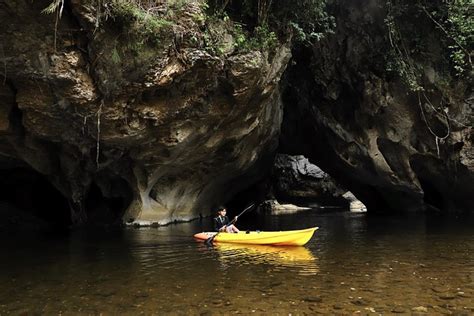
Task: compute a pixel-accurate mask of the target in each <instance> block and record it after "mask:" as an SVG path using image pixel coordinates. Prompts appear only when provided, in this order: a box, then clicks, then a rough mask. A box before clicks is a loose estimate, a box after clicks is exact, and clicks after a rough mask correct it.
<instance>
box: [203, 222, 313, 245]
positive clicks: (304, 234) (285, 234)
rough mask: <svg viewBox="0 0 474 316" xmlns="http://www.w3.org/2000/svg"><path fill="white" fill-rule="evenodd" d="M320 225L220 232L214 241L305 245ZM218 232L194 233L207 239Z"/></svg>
mask: <svg viewBox="0 0 474 316" xmlns="http://www.w3.org/2000/svg"><path fill="white" fill-rule="evenodd" d="M317 229H318V227H312V228H307V229H300V230H286V231H273V232H261V231H240V232H238V233H219V234H218V235H217V236H216V237H215V238H214V239H213V241H215V242H222V243H235V244H253V245H273V246H303V245H304V244H306V243H307V242H308V241H309V240H310V239H311V237H312V236H313V234H314V232H315V231H316V230H317ZM215 234H217V233H216V232H203V233H198V234H195V235H194V238H196V239H199V240H207V239H209V238H210V237H212V236H214V235H215Z"/></svg>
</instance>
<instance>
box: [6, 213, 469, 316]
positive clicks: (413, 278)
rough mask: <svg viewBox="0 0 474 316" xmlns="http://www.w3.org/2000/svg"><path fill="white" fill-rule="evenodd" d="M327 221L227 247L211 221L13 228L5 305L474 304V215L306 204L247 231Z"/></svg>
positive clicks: (280, 307) (445, 308) (356, 307)
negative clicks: (64, 230) (49, 230)
mask: <svg viewBox="0 0 474 316" xmlns="http://www.w3.org/2000/svg"><path fill="white" fill-rule="evenodd" d="M252 225H254V229H266V230H290V229H301V228H306V227H308V226H310V225H314V226H320V229H319V230H318V231H317V232H316V233H315V235H314V237H313V239H312V240H311V241H310V242H309V243H308V244H307V245H306V246H305V247H272V246H259V245H237V244H216V246H215V247H207V246H206V245H205V244H204V243H199V242H196V241H195V240H194V239H193V238H192V236H193V234H194V233H196V232H199V231H208V230H209V229H210V228H211V221H210V220H209V221H202V222H198V221H196V222H191V223H186V224H179V225H171V226H168V227H160V228H153V229H126V230H124V231H118V232H99V233H97V232H89V231H72V232H71V233H70V234H67V235H64V236H57V237H56V236H38V235H28V234H18V235H15V236H11V235H8V236H2V237H1V238H0V249H1V251H2V252H3V253H2V260H0V271H2V273H0V315H4V314H15V315H18V314H47V315H50V314H51V315H54V314H59V313H68V314H71V315H76V314H100V313H104V314H130V315H132V314H133V315H135V314H140V313H143V314H160V315H161V314H180V313H182V314H183V315H186V314H192V315H195V314H209V315H213V314H232V313H241V314H252V313H257V314H280V315H288V314H289V313H292V314H300V315H304V314H308V315H313V314H316V313H321V314H353V313H361V314H366V313H369V312H371V313H372V311H374V310H375V311H376V312H377V313H381V314H393V313H395V312H396V313H404V314H410V313H412V312H413V311H422V310H427V311H428V312H427V313H428V314H450V313H453V314H463V313H465V314H472V313H474V304H473V302H474V260H473V257H474V230H473V229H472V227H474V222H473V221H472V220H471V221H468V220H465V219H457V218H454V219H452V218H451V219H449V220H446V219H444V218H440V219H436V218H434V219H433V218H432V219H430V220H429V221H427V220H426V219H425V218H424V217H413V218H407V217H406V216H405V217H395V218H389V217H383V218H378V217H366V216H365V215H361V214H349V213H316V212H304V213H299V214H295V215H291V216H279V217H273V216H269V217H265V218H262V219H256V220H255V221H254V222H252V223H250V222H245V221H242V222H240V224H239V226H240V227H242V228H243V229H252Z"/></svg>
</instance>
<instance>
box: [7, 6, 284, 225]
mask: <svg viewBox="0 0 474 316" xmlns="http://www.w3.org/2000/svg"><path fill="white" fill-rule="evenodd" d="M58 3H59V5H60V6H62V4H63V3H64V4H65V5H64V7H61V8H58V10H56V11H55V13H54V14H44V13H42V10H43V9H44V8H45V7H47V6H48V5H49V4H50V2H48V1H34V2H31V1H24V0H17V1H1V2H0V8H1V10H0V28H1V29H2V32H1V34H0V43H1V45H2V46H1V49H2V51H1V52H0V53H2V54H3V56H1V57H2V61H3V62H2V67H1V68H3V69H4V71H2V74H3V75H2V78H1V83H0V94H1V95H2V98H1V101H0V102H2V107H1V111H0V133H1V134H0V165H1V166H2V169H4V170H8V169H12V168H23V169H28V170H34V171H35V172H37V173H39V174H41V175H43V176H44V177H46V178H47V179H48V181H49V182H50V183H52V184H53V185H54V187H55V188H56V189H57V190H58V191H59V192H60V193H61V195H62V196H63V197H65V199H66V200H67V201H68V202H69V205H70V208H71V211H72V218H73V221H74V222H75V223H81V222H85V221H87V219H88V217H89V220H90V219H91V218H94V217H97V216H98V215H97V214H94V211H93V210H92V208H90V207H88V204H87V202H86V201H87V200H88V199H90V198H91V197H90V196H91V195H96V196H99V200H100V199H102V200H107V199H110V200H113V199H114V198H121V199H122V200H123V201H122V203H121V204H120V205H121V207H122V208H123V209H126V212H125V213H122V214H118V216H122V215H123V219H124V220H125V221H131V220H133V221H139V222H145V223H151V222H157V223H167V222H170V221H173V220H186V219H191V218H195V217H197V216H198V214H199V213H203V214H208V213H209V211H210V208H211V207H212V206H213V205H215V204H217V203H223V202H225V201H226V200H228V199H229V197H230V196H232V194H234V193H235V192H236V191H238V190H240V189H241V188H242V187H245V186H246V185H248V184H249V183H252V181H254V180H255V179H256V178H258V177H261V176H262V175H263V173H262V172H261V170H263V169H259V168H262V163H263V162H265V160H266V159H271V157H272V153H273V152H274V150H275V148H276V146H277V138H278V133H279V128H280V123H281V116H282V107H281V102H280V95H279V89H278V84H279V80H280V76H281V74H282V72H283V71H284V69H285V67H286V64H287V61H288V59H289V58H290V50H289V47H288V45H287V44H281V45H279V46H278V47H277V48H276V49H275V50H274V51H273V52H272V53H271V54H269V52H268V51H265V50H253V51H247V52H242V51H240V52H239V51H235V49H233V46H232V41H233V38H232V34H230V33H226V32H225V25H223V26H218V27H216V28H217V29H218V30H217V31H219V32H221V37H222V38H223V40H222V41H223V44H222V46H223V47H224V51H223V52H220V54H216V53H213V52H212V51H211V50H209V49H208V47H206V46H209V40H208V39H207V38H205V35H206V34H212V32H211V31H212V30H210V29H209V28H210V26H209V24H208V23H207V22H206V21H205V20H204V19H203V11H202V10H203V7H204V6H203V2H202V1H187V2H184V4H183V5H182V6H181V7H179V8H171V9H170V8H169V7H165V6H163V8H160V7H157V8H154V10H156V12H158V13H157V14H158V15H159V14H161V13H160V12H161V11H160V10H161V9H163V10H164V9H166V10H168V11H169V10H171V11H172V12H168V11H167V12H165V13H163V14H164V15H166V14H167V17H172V18H168V20H165V19H161V20H147V19H152V18H151V17H148V16H145V17H144V18H143V19H144V21H145V24H144V25H142V26H143V28H146V27H149V26H150V25H151V26H150V27H153V28H154V29H153V30H152V32H149V34H152V36H153V38H150V36H148V35H149V34H148V33H146V32H145V31H146V29H144V30H140V29H131V28H130V27H128V24H127V23H131V22H134V21H135V20H136V19H138V18H140V17H137V16H135V15H137V13H135V12H133V11H131V13H130V14H132V16H127V15H126V13H127V12H128V11H127V12H125V13H124V14H122V16H120V17H118V16H116V15H114V12H108V11H107V10H112V8H111V7H108V6H107V3H105V4H104V5H103V6H101V5H100V4H101V2H97V3H96V2H94V1H80V0H74V1H71V2H69V1H67V2H58ZM157 3H159V2H157ZM128 9H130V8H124V10H128ZM59 12H61V16H60V17H59ZM104 12H106V13H107V14H104ZM134 14H135V15H134ZM148 22H150V23H151V22H153V23H151V24H150V23H148ZM147 23H148V24H147ZM163 28H166V29H165V31H163V32H161V33H160V32H159V30H160V29H163ZM219 28H220V29H219ZM217 31H215V30H214V32H217ZM143 34H145V35H143ZM144 36H145V38H144ZM146 36H148V37H146ZM229 43H230V44H229ZM226 45H227V46H226ZM255 170H259V172H255ZM109 207H110V206H109ZM114 212H117V210H114ZM116 215H117V214H116ZM99 217H100V216H99Z"/></svg>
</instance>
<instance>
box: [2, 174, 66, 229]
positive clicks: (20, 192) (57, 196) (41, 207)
mask: <svg viewBox="0 0 474 316" xmlns="http://www.w3.org/2000/svg"><path fill="white" fill-rule="evenodd" d="M0 201H1V202H3V203H6V204H7V205H9V206H13V207H14V210H11V209H10V208H8V207H6V206H5V205H4V206H5V207H4V208H3V209H2V211H3V212H4V216H5V217H9V218H10V219H13V218H20V217H19V216H20V214H19V213H23V214H28V215H32V216H33V217H36V218H39V219H42V220H44V221H46V222H48V223H51V224H57V225H60V226H67V225H70V224H71V217H70V209H69V203H68V200H67V199H66V198H65V197H64V196H63V195H62V194H61V192H59V190H57V189H56V188H55V187H54V186H53V185H52V184H51V182H50V181H49V180H48V178H47V177H46V176H44V175H42V174H40V173H39V172H37V171H35V170H33V169H28V168H13V169H8V170H0ZM18 221H19V222H18V223H16V224H19V225H21V224H22V223H21V222H20V221H21V219H19V220H18Z"/></svg>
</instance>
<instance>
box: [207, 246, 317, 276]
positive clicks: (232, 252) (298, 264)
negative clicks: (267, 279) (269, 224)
mask: <svg viewBox="0 0 474 316" xmlns="http://www.w3.org/2000/svg"><path fill="white" fill-rule="evenodd" d="M214 248H215V249H216V251H217V252H218V254H219V260H220V261H221V262H222V263H224V264H227V263H229V262H232V263H233V264H237V265H246V264H257V265H258V264H270V265H274V266H276V267H279V268H290V269H293V270H296V271H297V273H299V274H301V275H314V274H316V273H318V271H319V268H318V264H317V258H316V257H315V256H314V255H313V253H312V252H311V251H310V250H309V249H307V248H305V247H275V246H266V245H242V244H231V243H217V244H216V245H215V246H214Z"/></svg>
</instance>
